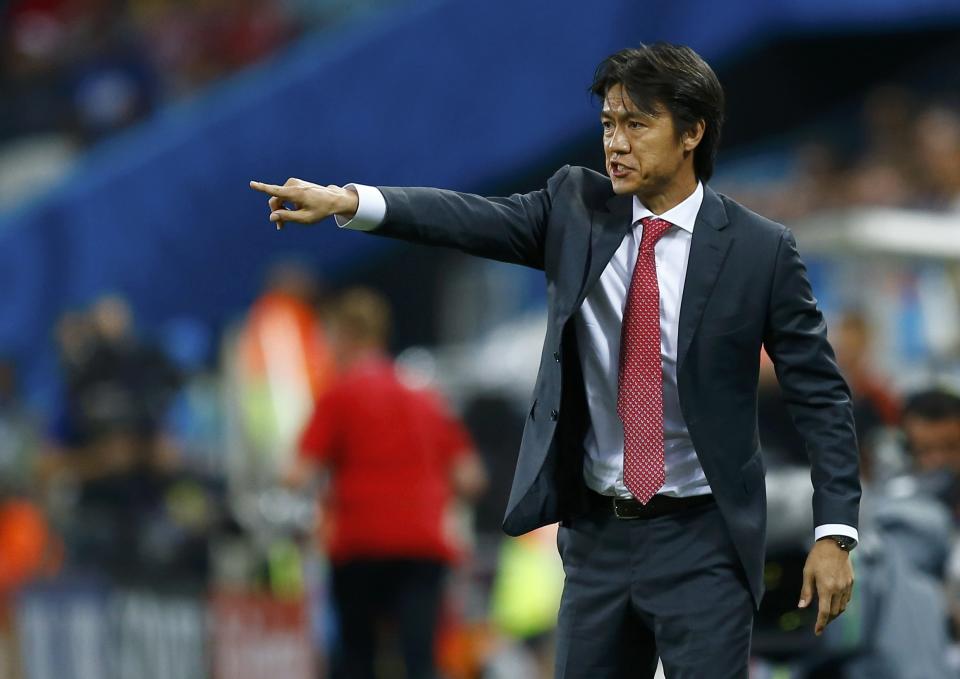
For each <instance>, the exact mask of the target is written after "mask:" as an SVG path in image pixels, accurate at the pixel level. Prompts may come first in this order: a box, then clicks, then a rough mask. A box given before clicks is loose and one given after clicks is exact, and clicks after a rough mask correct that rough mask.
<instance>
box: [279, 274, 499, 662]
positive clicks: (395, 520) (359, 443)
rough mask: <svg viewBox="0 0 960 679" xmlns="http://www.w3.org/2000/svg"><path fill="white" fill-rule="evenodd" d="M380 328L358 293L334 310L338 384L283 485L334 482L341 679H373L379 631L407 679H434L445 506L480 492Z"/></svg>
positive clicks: (438, 407)
mask: <svg viewBox="0 0 960 679" xmlns="http://www.w3.org/2000/svg"><path fill="white" fill-rule="evenodd" d="M389 316H390V314H389V309H388V307H387V304H386V302H385V301H384V300H383V299H382V298H380V297H379V296H378V295H376V294H374V293H371V292H369V291H365V290H351V291H349V292H347V293H345V294H344V295H343V296H342V297H341V298H340V300H339V301H338V303H337V304H336V305H335V308H334V310H333V312H332V319H331V320H332V333H333V341H334V350H335V354H336V357H337V362H338V364H339V365H340V368H341V370H342V374H341V376H340V377H339V379H338V380H337V381H336V382H335V383H334V384H333V385H332V386H331V388H330V390H329V391H328V392H327V393H326V394H324V395H323V396H322V397H321V399H320V401H319V402H318V403H317V407H316V410H315V412H314V415H313V418H312V419H311V421H310V424H309V425H308V427H307V429H306V431H305V432H304V435H303V439H302V443H301V449H302V451H303V453H302V457H301V461H300V463H299V464H298V465H297V466H296V467H295V469H294V470H293V471H292V472H291V475H290V478H291V480H292V481H293V482H294V483H297V482H302V481H303V480H304V479H305V478H306V474H307V473H308V471H310V470H311V468H315V467H324V468H327V469H329V471H330V472H331V475H332V481H331V489H330V496H331V498H330V503H329V512H330V518H329V521H328V525H327V526H326V536H327V546H328V550H329V556H330V559H331V561H332V563H333V596H334V598H335V601H336V603H337V610H338V613H339V621H340V630H341V637H342V645H343V649H342V656H341V658H340V661H341V662H340V663H339V668H338V669H339V672H340V674H339V676H341V677H344V678H345V679H346V678H349V679H368V678H372V677H374V676H375V666H376V665H377V663H378V661H382V659H383V657H384V654H383V652H384V648H385V647H384V645H383V644H382V643H380V641H381V640H380V635H381V634H382V633H383V632H384V630H385V629H387V630H392V631H393V632H394V634H395V635H396V636H398V637H399V642H400V648H401V653H402V656H403V662H404V665H405V667H406V675H405V676H407V677H408V678H409V679H427V678H432V677H435V676H436V674H435V671H436V670H435V666H434V643H435V636H436V628H437V618H438V614H439V610H440V603H441V594H442V584H443V576H444V572H445V570H446V565H447V564H448V563H449V562H450V561H451V560H452V559H454V558H455V557H456V556H457V553H458V545H457V540H456V537H455V536H454V535H451V534H450V533H451V529H452V528H453V524H452V523H451V515H450V510H451V508H452V506H451V503H452V502H453V501H454V500H455V499H456V498H461V499H464V500H468V501H469V500H474V499H476V498H477V497H478V496H479V494H480V493H481V492H482V491H483V489H484V488H485V486H486V478H485V473H484V471H483V467H482V466H481V464H480V462H479V458H478V456H477V455H476V454H475V453H474V452H473V450H472V444H471V442H470V440H469V438H468V435H467V433H466V431H465V430H464V428H463V426H462V425H461V424H460V422H459V421H458V420H457V419H455V418H454V417H453V416H452V415H451V414H450V413H449V412H448V411H447V409H446V407H445V406H444V404H443V403H442V400H441V398H440V396H439V394H436V393H434V392H432V391H427V390H424V389H417V390H415V389H412V388H410V387H408V386H406V385H405V384H404V383H403V381H402V380H401V379H400V377H399V376H398V374H397V372H396V370H395V368H394V365H393V363H392V362H391V361H390V360H389V359H388V358H387V356H386V354H385V350H386V346H387V340H388V336H389V332H390V330H389V325H390V319H389ZM385 624H387V625H388V626H387V627H386V628H384V625H385Z"/></svg>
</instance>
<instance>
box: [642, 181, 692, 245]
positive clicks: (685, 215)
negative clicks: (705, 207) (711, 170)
mask: <svg viewBox="0 0 960 679" xmlns="http://www.w3.org/2000/svg"><path fill="white" fill-rule="evenodd" d="M702 204H703V184H702V183H700V182H697V188H695V189H694V190H693V193H691V194H690V195H689V196H687V197H686V198H684V199H683V200H682V201H680V203H678V204H677V205H674V206H673V207H672V208H670V209H669V210H667V211H666V212H664V213H663V214H662V215H655V214H653V213H652V212H650V210H648V209H647V207H646V206H645V205H644V204H643V203H641V202H640V199H639V198H637V197H636V196H634V197H633V223H634V224H636V223H637V222H639V221H640V220H641V219H643V218H644V217H659V218H660V219H664V220H666V221H668V222H670V223H671V224H675V225H676V226H679V227H680V228H681V229H683V230H684V231H689V232H690V233H693V225H694V223H695V222H696V221H697V214H698V213H699V212H700V206H701V205H702Z"/></svg>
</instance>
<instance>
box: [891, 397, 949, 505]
mask: <svg viewBox="0 0 960 679" xmlns="http://www.w3.org/2000/svg"><path fill="white" fill-rule="evenodd" d="M902 426H903V435H904V445H905V447H906V449H907V451H908V452H909V453H910V455H911V458H912V460H913V465H914V469H915V470H916V476H917V480H918V482H919V484H920V488H921V489H922V490H923V491H925V492H927V493H929V494H930V495H932V496H934V497H936V498H937V499H939V500H940V501H941V502H942V503H943V504H944V505H946V507H947V508H948V509H949V510H950V513H951V515H952V516H953V517H954V520H955V521H956V520H958V519H960V397H958V396H957V395H955V394H952V393H950V392H947V391H944V390H942V389H930V390H928V391H922V392H918V393H915V394H913V395H911V396H909V397H908V398H907V399H906V401H905V402H904V406H903V425H902Z"/></svg>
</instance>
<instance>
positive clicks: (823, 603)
mask: <svg viewBox="0 0 960 679" xmlns="http://www.w3.org/2000/svg"><path fill="white" fill-rule="evenodd" d="M834 596H835V595H833V594H826V595H820V594H819V593H818V597H817V598H818V599H819V602H818V603H819V608H818V611H817V624H816V626H815V627H814V629H813V631H814V633H815V634H817V635H818V636H819V635H820V633H821V632H823V630H824V629H825V628H826V626H827V625H828V624H829V623H830V620H831V619H832V618H831V615H830V609H831V608H832V606H833V598H834Z"/></svg>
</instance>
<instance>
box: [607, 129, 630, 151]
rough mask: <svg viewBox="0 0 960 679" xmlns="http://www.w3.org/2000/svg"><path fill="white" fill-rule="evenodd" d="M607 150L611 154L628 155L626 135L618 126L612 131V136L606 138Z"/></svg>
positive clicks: (628, 146) (628, 143)
mask: <svg viewBox="0 0 960 679" xmlns="http://www.w3.org/2000/svg"><path fill="white" fill-rule="evenodd" d="M607 149H608V150H609V151H610V152H611V153H629V152H630V142H629V141H628V140H627V135H626V133H625V132H624V131H623V128H621V127H620V126H619V125H617V126H616V128H614V130H613V134H611V135H610V136H609V137H607Z"/></svg>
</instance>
